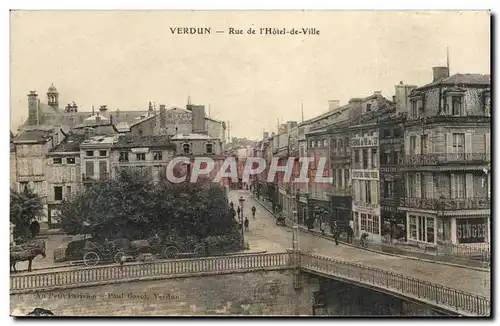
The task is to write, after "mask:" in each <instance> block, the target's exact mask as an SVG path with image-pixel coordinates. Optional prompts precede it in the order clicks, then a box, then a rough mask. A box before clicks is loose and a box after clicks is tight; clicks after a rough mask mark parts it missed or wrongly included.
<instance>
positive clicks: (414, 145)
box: [410, 136, 417, 155]
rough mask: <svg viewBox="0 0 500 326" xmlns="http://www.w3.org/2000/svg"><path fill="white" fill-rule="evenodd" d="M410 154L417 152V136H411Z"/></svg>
mask: <svg viewBox="0 0 500 326" xmlns="http://www.w3.org/2000/svg"><path fill="white" fill-rule="evenodd" d="M410 154H412V155H415V154H417V136H410Z"/></svg>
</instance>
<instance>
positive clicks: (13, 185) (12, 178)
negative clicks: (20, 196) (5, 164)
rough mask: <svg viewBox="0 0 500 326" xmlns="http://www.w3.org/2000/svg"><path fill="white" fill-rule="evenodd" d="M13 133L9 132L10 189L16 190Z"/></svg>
mask: <svg viewBox="0 0 500 326" xmlns="http://www.w3.org/2000/svg"><path fill="white" fill-rule="evenodd" d="M13 140H14V134H13V133H12V131H11V132H10V156H9V158H10V160H9V161H10V165H9V167H10V189H15V190H17V187H16V145H14V142H13Z"/></svg>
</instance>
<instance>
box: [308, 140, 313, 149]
mask: <svg viewBox="0 0 500 326" xmlns="http://www.w3.org/2000/svg"><path fill="white" fill-rule="evenodd" d="M309 146H310V147H311V148H313V147H314V141H312V140H311V141H310V143H309Z"/></svg>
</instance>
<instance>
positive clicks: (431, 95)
mask: <svg viewBox="0 0 500 326" xmlns="http://www.w3.org/2000/svg"><path fill="white" fill-rule="evenodd" d="M433 73H434V79H433V81H432V82H431V83H429V84H427V85H424V86H421V87H418V88H416V89H414V90H413V91H412V92H411V94H410V96H409V97H410V102H411V104H410V108H409V111H408V120H407V122H406V124H405V136H404V137H405V145H404V147H405V155H406V156H405V160H404V173H405V183H406V194H405V197H404V198H403V199H402V200H401V204H400V205H401V207H400V209H401V210H403V211H405V212H406V217H407V224H408V228H407V238H408V240H409V241H411V242H417V243H421V244H427V245H431V246H432V245H434V244H437V243H440V242H451V243H453V244H479V243H485V242H489V241H490V239H491V236H490V234H491V233H490V198H489V193H488V185H489V175H490V174H489V166H490V151H491V149H490V128H491V118H490V114H491V113H490V110H491V106H490V103H491V102H490V101H491V99H490V75H478V74H455V75H453V76H449V70H448V68H446V67H434V68H433Z"/></svg>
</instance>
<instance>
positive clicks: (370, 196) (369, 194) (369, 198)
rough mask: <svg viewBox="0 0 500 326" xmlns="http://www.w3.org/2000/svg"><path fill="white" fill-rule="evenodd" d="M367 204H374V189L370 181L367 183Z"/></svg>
mask: <svg viewBox="0 0 500 326" xmlns="http://www.w3.org/2000/svg"><path fill="white" fill-rule="evenodd" d="M365 202H366V203H368V204H371V202H372V189H371V182H370V181H365Z"/></svg>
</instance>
